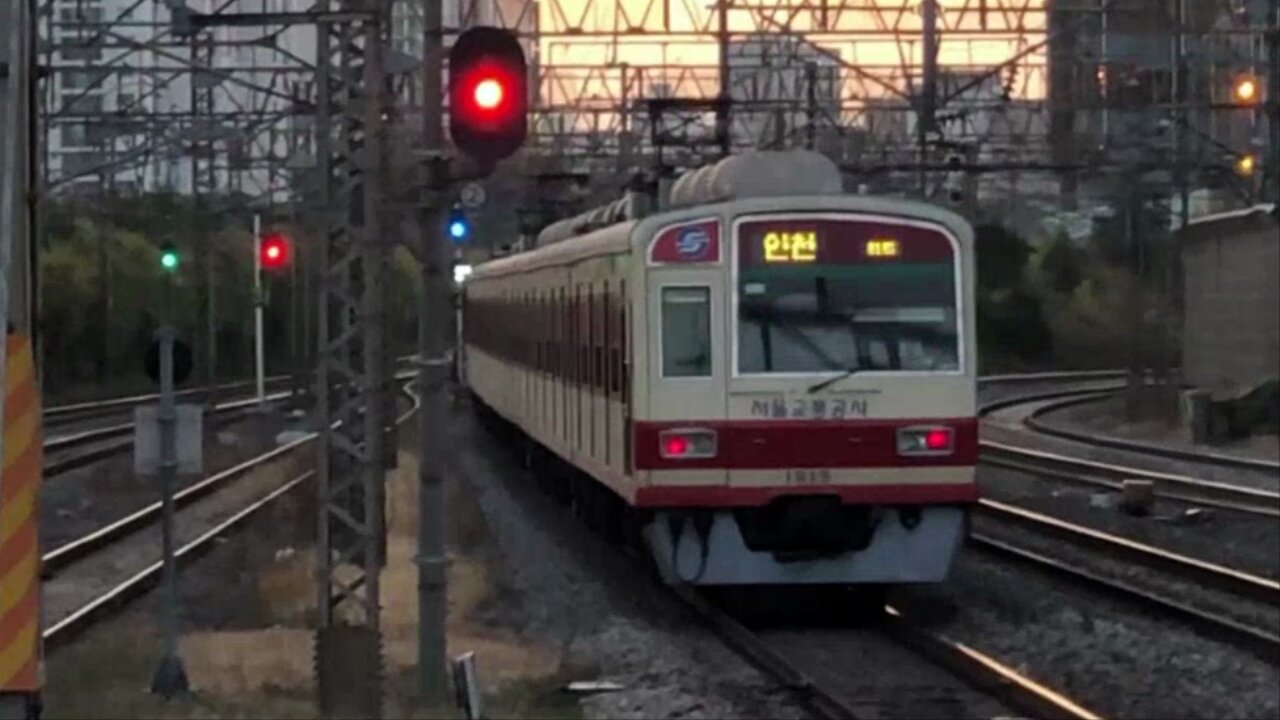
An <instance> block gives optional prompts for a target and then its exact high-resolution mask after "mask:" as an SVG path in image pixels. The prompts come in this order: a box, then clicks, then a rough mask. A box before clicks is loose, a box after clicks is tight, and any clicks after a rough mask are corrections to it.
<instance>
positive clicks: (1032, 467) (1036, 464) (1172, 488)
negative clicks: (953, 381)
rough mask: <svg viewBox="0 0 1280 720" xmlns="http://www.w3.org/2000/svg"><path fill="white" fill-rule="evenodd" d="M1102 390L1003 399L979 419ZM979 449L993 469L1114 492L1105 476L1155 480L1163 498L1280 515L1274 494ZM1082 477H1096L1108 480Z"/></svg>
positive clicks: (1057, 457) (1022, 450) (1021, 451)
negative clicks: (1016, 471)
mask: <svg viewBox="0 0 1280 720" xmlns="http://www.w3.org/2000/svg"><path fill="white" fill-rule="evenodd" d="M1117 389H1119V388H1117ZM1101 392H1105V391H1100V390H1099V389H1097V388H1076V389H1072V390H1057V391H1052V392H1046V393H1037V394H1034V395H1024V396H1019V397H1013V398H1003V399H1001V400H996V401H993V402H990V403H986V404H984V405H982V406H981V407H980V408H979V410H978V415H979V416H980V417H981V416H985V415H989V414H990V413H992V412H995V411H997V410H1001V409H1005V408H1009V407H1013V406H1016V405H1021V404H1025V403H1031V402H1039V401H1042V400H1050V399H1055V398H1065V397H1078V396H1092V395H1097V394H1100V393H1101ZM978 447H979V449H980V451H981V452H982V455H981V457H980V462H984V463H988V464H992V465H1000V466H1004V467H1009V468H1012V469H1015V470H1020V471H1023V472H1031V473H1041V474H1048V475H1051V476H1052V477H1054V478H1056V479H1060V480H1064V481H1067V482H1075V483H1083V484H1089V485H1101V486H1104V487H1108V488H1114V487H1116V485H1115V483H1114V482H1108V481H1107V480H1105V479H1103V478H1118V479H1138V480H1150V481H1151V482H1152V484H1153V485H1154V486H1155V487H1156V491H1157V494H1158V495H1160V496H1163V497H1167V498H1170V499H1174V500H1180V501H1183V502H1198V503H1202V504H1205V505H1214V506H1216V507H1221V508H1224V509H1228V510H1236V511H1240V512H1248V513H1252V514H1257V515H1265V516H1269V517H1280V493H1278V492H1273V491H1270V490H1263V489H1259V488H1252V487H1248V486H1243V485H1236V484H1233V483H1224V482H1218V481H1215V480H1206V479H1203V478H1195V477H1190V476H1187V475H1177V474H1174V473H1165V472H1158V471H1155V470H1146V469H1143V468H1136V467H1131V466H1126V465H1118V464H1115V463H1107V462H1100V461H1097V460H1088V459H1085V458H1077V457H1070V456H1067V455H1063V454H1061V453H1053V452H1048V451H1044V450H1033V449H1031V448H1026V447H1019V446H1016V445H1010V444H1008V443H1001V442H996V441H993V440H979V441H978ZM1010 458H1012V460H1010ZM1019 461H1021V462H1019ZM1045 465H1048V466H1050V469H1044V466H1045ZM1064 471H1069V472H1064ZM1081 473H1094V474H1096V475H1101V476H1102V477H1101V478H1100V477H1094V476H1090V475H1088V474H1081Z"/></svg>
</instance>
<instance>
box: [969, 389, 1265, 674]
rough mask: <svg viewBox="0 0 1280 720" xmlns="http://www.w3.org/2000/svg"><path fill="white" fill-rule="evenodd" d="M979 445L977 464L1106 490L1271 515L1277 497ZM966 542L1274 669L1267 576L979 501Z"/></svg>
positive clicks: (1057, 394) (1001, 404)
mask: <svg viewBox="0 0 1280 720" xmlns="http://www.w3.org/2000/svg"><path fill="white" fill-rule="evenodd" d="M1117 389H1118V388H1117ZM1104 392H1105V391H1104ZM1097 394H1098V390H1097V388H1076V389H1071V390H1055V391H1051V392H1045V393H1039V394H1035V395H1026V396H1021V397H1012V398H1002V399H1001V400H999V401H997V402H993V403H988V404H987V405H985V406H984V407H983V408H982V410H981V414H988V413H990V412H993V411H996V410H999V409H1003V408H1007V407H1012V406H1015V405H1018V404H1024V403H1030V402H1040V401H1043V400H1046V399H1048V398H1072V401H1078V398H1081V397H1088V398H1092V397H1094V396H1096V395H1097ZM981 446H982V455H981V458H980V462H982V463H985V464H991V465H997V466H1001V467H1006V468H1011V469H1015V470H1019V471H1022V472H1026V473H1029V474H1033V475H1037V476H1042V477H1046V476H1047V477H1049V478H1051V479H1055V480H1064V481H1068V482H1073V483H1084V484H1089V485H1095V486H1101V487H1106V488H1109V489H1113V490H1119V488H1120V482H1119V481H1120V479H1122V478H1141V479H1147V480H1151V481H1152V483H1153V485H1154V487H1155V490H1156V492H1157V494H1158V495H1160V496H1162V497H1165V498H1168V499H1172V500H1179V501H1183V502H1189V503H1195V504H1199V505H1210V506H1214V507H1220V508H1225V509H1229V510H1235V511H1239V512H1244V513H1250V514H1255V515H1262V516H1266V517H1280V495H1277V494H1276V493H1272V492H1268V491H1264V490H1259V489H1256V488H1250V487H1244V486H1238V485H1231V484H1227V483H1219V482H1214V481H1210V480H1203V479H1199V478H1192V477H1187V476H1180V475H1173V474H1169V473H1158V472H1154V471H1149V470H1142V469H1138V468H1131V467H1124V466H1119V465H1114V464H1108V463H1100V462H1095V461H1091V460H1085V459H1081V458H1070V457H1067V456H1063V455H1060V454H1056V453H1048V452H1043V451H1038V450H1032V449H1028V448H1021V447H1017V446H1013V445H1008V444H1004V443H995V442H991V441H982V443H981ZM970 544H971V545H973V546H976V547H977V548H979V549H981V550H982V551H984V552H988V553H993V554H996V555H999V556H1001V557H1003V558H1006V559H1011V560H1014V561H1017V562H1020V563H1023V564H1027V565H1031V566H1034V567H1036V568H1038V569H1040V570H1042V571H1045V572H1048V573H1051V574H1055V575H1059V576H1064V577H1066V578H1068V579H1070V580H1071V581H1073V582H1075V583H1078V584H1081V585H1084V586H1087V587H1090V588H1092V589H1094V590H1097V591H1100V592H1102V593H1105V594H1107V595H1110V596H1113V597H1117V598H1121V599H1124V600H1126V601H1129V602H1132V603H1137V604H1139V605H1140V606H1142V607H1144V608H1147V609H1149V610H1151V611H1152V612H1154V613H1158V614H1160V615H1163V616H1166V617H1169V618H1171V619H1174V620H1177V621H1180V622H1185V623H1188V624H1189V625H1191V626H1192V627H1194V628H1195V629H1196V630H1197V632H1200V633H1202V634H1205V635H1208V636H1211V637H1214V638H1216V639H1219V640H1222V641H1224V642H1229V643H1232V644H1235V645H1237V646H1239V647H1242V648H1245V649H1247V650H1249V651H1251V652H1253V653H1254V654H1256V655H1258V656H1259V657H1261V658H1263V659H1264V660H1266V661H1267V662H1270V663H1272V664H1280V612H1278V610H1277V609H1280V583H1278V582H1276V581H1275V580H1272V579H1270V578H1265V577H1261V576H1258V575H1254V574H1251V573H1246V572H1242V571H1240V570H1238V569H1235V568H1232V567H1228V566H1225V565H1221V564H1217V563H1211V562H1206V561H1204V560H1201V559H1197V558H1193V557H1189V556H1187V555H1183V554H1179V553H1175V552H1171V551H1169V550H1166V549H1163V548H1159V547H1156V546H1153V545H1149V544H1145V543H1142V542H1138V541H1135V540H1133V539H1130V538H1126V537H1121V536H1118V535H1114V534H1110V533H1106V532H1102V531H1100V530H1097V529H1095V528H1091V527H1088V526H1086V525H1081V524H1078V523H1073V522H1068V521H1066V520H1063V519H1061V518H1057V517H1051V516H1049V515H1045V514H1043V513H1038V512H1034V511H1031V510H1028V509H1026V508H1022V507H1018V506H1014V505H1010V504H1007V503H1002V502H998V501H995V500H991V499H985V498H984V499H982V500H980V501H979V503H978V506H977V508H976V511H975V525H974V529H973V531H972V532H971V533H970Z"/></svg>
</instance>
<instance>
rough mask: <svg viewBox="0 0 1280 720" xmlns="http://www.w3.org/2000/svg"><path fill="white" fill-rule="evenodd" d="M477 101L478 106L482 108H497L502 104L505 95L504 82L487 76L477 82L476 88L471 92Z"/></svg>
mask: <svg viewBox="0 0 1280 720" xmlns="http://www.w3.org/2000/svg"><path fill="white" fill-rule="evenodd" d="M471 95H472V97H473V98H474V99H475V101H476V107H478V108H480V109H481V110H496V109H497V108H498V106H499V105H501V104H502V99H503V95H505V93H504V92H503V91H502V83H501V82H499V81H498V80H496V79H494V78H485V79H483V80H481V81H480V82H478V83H476V89H475V91H474V92H472V93H471Z"/></svg>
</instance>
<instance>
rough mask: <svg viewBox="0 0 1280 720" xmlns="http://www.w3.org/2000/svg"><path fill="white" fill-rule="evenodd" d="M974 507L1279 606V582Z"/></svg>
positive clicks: (998, 508) (1012, 511)
mask: <svg viewBox="0 0 1280 720" xmlns="http://www.w3.org/2000/svg"><path fill="white" fill-rule="evenodd" d="M977 507H978V510H979V512H981V513H983V514H985V515H987V516H990V517H992V518H994V519H996V520H1000V521H1007V522H1012V523H1015V524H1019V525H1022V526H1024V527H1028V528H1030V529H1032V530H1035V531H1037V532H1040V533H1043V534H1047V535H1053V536H1055V537H1058V538H1061V539H1063V540H1067V541H1069V542H1071V543H1074V544H1076V545H1081V546H1084V547H1088V548H1093V549H1103V550H1106V551H1107V552H1108V553H1109V554H1111V555H1112V556H1113V557H1123V558H1126V559H1129V560H1134V561H1137V562H1138V563H1139V564H1141V565H1144V566H1147V567H1158V568H1161V569H1164V570H1167V571H1169V572H1170V573H1172V574H1175V575H1178V576H1180V577H1182V578H1183V579H1186V580H1190V581H1194V582H1197V583H1203V584H1205V585H1207V586H1209V587H1212V588H1214V589H1217V590H1222V591H1224V592H1229V593H1232V594H1235V595H1238V596H1240V597H1244V598H1248V599H1250V600H1254V601H1257V602H1261V603H1266V604H1268V605H1271V606H1273V607H1275V606H1280V582H1277V581H1275V580H1270V579H1268V578H1264V577H1261V576H1258V575H1252V574H1250V573H1246V572H1242V571H1240V570H1235V569H1233V568H1229V567H1226V566H1223V565H1217V564H1215V563H1211V562H1206V561H1204V560H1198V559H1196V558H1193V557H1188V556H1186V555H1180V554H1178V553H1175V552H1170V551H1168V550H1164V549H1162V548H1158V547H1155V546H1153V545H1145V544H1143V543H1140V542H1136V541H1134V540H1130V539H1128V538H1124V537H1120V536H1119V535H1112V534H1110V533H1105V532H1102V531H1101V530H1094V529H1093V528H1089V527H1085V526H1083V525H1077V524H1075V523H1070V522H1067V521H1065V520H1060V519H1058V518H1055V517H1051V516H1049V515H1045V514H1043V513H1038V512H1033V511H1031V510H1026V509H1024V508H1020V507H1015V506H1013V505H1009V504H1007V503H1002V502H998V501H995V500H989V499H985V498H984V499H981V500H979V501H978V505H977Z"/></svg>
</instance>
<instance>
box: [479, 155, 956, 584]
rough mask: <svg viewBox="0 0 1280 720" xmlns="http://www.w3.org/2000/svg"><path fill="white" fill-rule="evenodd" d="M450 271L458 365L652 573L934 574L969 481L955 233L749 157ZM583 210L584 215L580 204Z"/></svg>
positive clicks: (815, 168)
mask: <svg viewBox="0 0 1280 720" xmlns="http://www.w3.org/2000/svg"><path fill="white" fill-rule="evenodd" d="M670 206H671V209H668V210H664V211H662V212H657V213H653V214H649V215H648V216H646V217H642V218H638V219H626V220H621V221H618V222H613V223H611V224H604V223H596V224H599V225H603V226H602V227H596V228H592V227H591V223H589V222H587V220H588V219H589V218H588V217H587V216H580V218H578V219H574V220H571V221H562V222H561V223H558V224H557V225H553V226H552V227H550V228H548V229H547V230H544V231H543V234H542V235H541V236H540V238H539V243H538V247H537V248H536V249H533V250H529V251H526V252H521V253H518V254H514V255H510V256H507V257H503V258H500V259H496V260H493V261H490V262H488V263H485V264H483V265H480V266H478V267H476V268H475V270H474V272H473V273H472V274H471V276H470V277H469V278H468V279H467V280H466V282H465V285H464V288H463V293H464V298H463V320H462V323H463V331H464V332H463V336H464V345H465V347H464V352H463V355H462V358H461V365H462V367H461V373H462V376H463V378H464V381H465V383H466V384H467V385H468V386H469V388H470V390H471V391H472V393H473V397H474V399H475V400H476V401H477V403H478V404H479V405H480V406H481V407H482V409H483V411H484V412H485V413H486V414H487V415H488V416H489V417H490V418H491V419H494V420H497V421H498V423H499V424H500V425H502V426H503V427H505V428H506V429H507V431H508V432H510V433H511V434H512V435H514V436H515V437H516V438H518V439H519V441H520V442H522V443H523V444H524V447H525V448H526V450H527V452H526V457H527V458H528V460H529V462H530V464H531V466H532V468H533V469H534V471H535V473H536V475H537V476H538V477H539V481H540V482H543V483H547V484H549V485H551V486H553V489H554V490H556V491H557V492H559V493H560V494H562V495H564V496H565V497H566V498H568V499H571V500H573V501H574V502H575V503H576V504H577V505H578V506H579V508H580V509H581V510H582V511H583V514H584V515H586V516H587V517H588V519H589V521H590V522H591V524H593V525H595V526H596V527H597V528H598V529H600V530H603V531H605V532H606V533H609V534H613V535H620V534H621V533H623V532H625V531H627V530H632V531H633V533H632V534H633V538H634V539H635V540H636V541H637V542H641V543H643V546H644V547H647V548H648V550H649V551H650V552H651V553H652V555H653V558H654V560H655V562H656V563H657V565H658V567H659V569H660V571H661V572H662V573H663V575H664V577H665V578H666V579H667V580H668V581H669V582H686V583H693V584H698V585H791V584H840V585H843V584H850V583H870V584H894V583H920V582H938V581H941V580H943V579H945V577H946V575H947V572H948V570H949V568H950V565H951V563H952V560H953V558H954V556H955V554H956V552H957V550H958V548H959V547H960V545H961V543H962V541H963V538H964V534H965V527H966V520H967V512H968V508H969V506H970V505H971V504H972V503H973V502H975V500H976V499H977V495H978V493H977V486H976V484H975V476H974V465H975V461H976V457H977V444H978V438H977V422H976V409H977V407H976V383H975V371H976V355H975V340H974V322H975V321H974V303H973V233H972V230H971V228H970V227H969V225H968V224H967V223H966V222H965V221H964V220H963V219H961V218H960V217H958V216H956V215H955V214H953V213H951V212H948V211H946V210H943V209H940V208H937V207H933V206H930V205H925V204H921V203H916V202H909V201H901V200H888V199H876V198H870V197H862V196H850V195H845V194H843V193H842V192H841V178H840V176H839V173H838V171H837V170H836V168H835V167H834V165H832V164H831V163H830V162H829V161H827V160H826V159H825V158H822V157H821V156H818V155H815V154H812V153H806V152H788V153H751V154H747V155H740V156H734V157H731V158H728V159H726V160H724V161H721V162H720V163H718V164H717V165H714V166H710V167H708V168H704V169H700V170H698V171H695V172H693V173H690V174H689V175H686V176H685V177H683V178H681V180H679V181H678V182H677V183H676V184H675V186H674V187H673V189H672V192H671V203H670ZM600 215H602V213H596V215H595V216H596V217H598V216H600Z"/></svg>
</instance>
